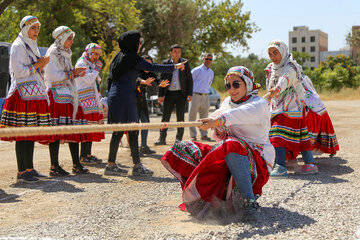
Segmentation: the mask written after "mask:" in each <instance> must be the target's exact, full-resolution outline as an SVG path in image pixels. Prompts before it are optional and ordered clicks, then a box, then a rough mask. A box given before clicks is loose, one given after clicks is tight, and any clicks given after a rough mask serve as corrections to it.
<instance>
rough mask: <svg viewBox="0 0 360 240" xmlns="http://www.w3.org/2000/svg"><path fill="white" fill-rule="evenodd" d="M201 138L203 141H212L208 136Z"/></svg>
mask: <svg viewBox="0 0 360 240" xmlns="http://www.w3.org/2000/svg"><path fill="white" fill-rule="evenodd" d="M200 139H201V140H203V141H208V142H211V141H212V140H211V138H209V137H208V136H202V137H201V138H200Z"/></svg>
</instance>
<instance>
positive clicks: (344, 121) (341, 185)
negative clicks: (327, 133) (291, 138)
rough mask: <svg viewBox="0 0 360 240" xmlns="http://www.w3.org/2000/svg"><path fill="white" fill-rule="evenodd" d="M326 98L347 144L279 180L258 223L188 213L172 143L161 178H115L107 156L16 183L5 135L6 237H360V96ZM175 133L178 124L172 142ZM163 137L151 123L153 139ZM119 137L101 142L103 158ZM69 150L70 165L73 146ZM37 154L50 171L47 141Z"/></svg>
mask: <svg viewBox="0 0 360 240" xmlns="http://www.w3.org/2000/svg"><path fill="white" fill-rule="evenodd" d="M349 103H351V106H350V104H349ZM325 104H326V106H327V109H328V111H329V113H330V116H331V117H332V120H333V123H334V126H335V130H336V132H337V135H338V140H339V142H340V148H341V151H340V152H339V154H338V155H336V157H334V158H331V159H330V158H328V156H327V155H325V154H323V155H318V156H315V157H316V161H317V164H318V167H319V171H320V173H319V174H318V175H316V176H301V177H299V176H295V175H293V174H290V176H289V178H287V179H275V180H274V179H271V180H270V181H269V183H268V184H267V185H266V186H265V187H264V189H263V195H262V197H261V198H260V199H259V203H260V205H261V216H260V219H259V221H258V222H256V223H252V224H244V223H230V224H223V223H221V222H219V221H216V220H214V219H213V220H208V221H198V220H196V219H194V218H192V217H190V216H189V215H188V214H187V213H184V212H182V211H180V210H179V209H178V207H177V206H178V205H179V204H180V203H181V189H180V184H179V183H178V181H177V180H176V179H175V178H174V177H172V175H170V174H169V173H168V172H167V171H166V170H165V169H164V168H163V167H162V165H161V163H160V161H159V159H160V157H161V153H162V154H163V153H164V152H165V151H166V150H167V149H168V148H169V147H170V144H169V145H167V146H161V147H152V148H153V149H154V150H156V151H157V153H158V154H156V155H153V156H151V157H147V158H143V159H142V160H143V162H144V163H145V164H146V165H147V166H149V167H150V168H151V169H153V170H154V171H155V174H154V176H153V177H151V178H139V177H138V178H134V177H131V176H129V177H107V176H104V175H103V174H102V172H103V166H104V164H102V165H99V166H95V167H90V170H91V172H92V174H89V175H83V176H70V177H67V178H56V179H47V180H44V181H43V182H42V183H38V184H34V185H30V186H29V185H27V184H14V182H15V172H16V163H15V155H14V144H13V143H7V142H0V155H1V156H2V157H1V159H0V239H360V196H359V194H360V174H359V172H360V163H359V161H360V156H359V155H360V154H359V150H358V149H359V147H358V146H360V136H359V131H360V123H359V119H360V101H351V102H346V101H327V102H325ZM356 106H357V107H356ZM152 121H153V122H156V121H160V120H159V118H153V119H152ZM175 132H176V131H175V130H169V137H168V143H170V141H173V139H174V136H175ZM185 133H186V136H185V137H188V130H186V131H185ZM157 137H158V131H150V134H149V142H150V145H152V143H153V142H155V141H156V139H157ZM109 138H110V135H109V134H107V136H106V140H105V141H103V142H101V143H95V144H94V150H93V152H94V153H95V154H96V155H97V156H99V157H101V158H103V159H106V156H107V153H108V143H109ZM60 152H61V155H60V156H61V162H62V163H63V164H64V168H65V169H67V170H69V169H70V166H71V165H70V154H69V150H68V147H67V146H62V147H61V148H60ZM129 153H130V151H129V149H128V148H122V149H120V151H119V154H118V162H119V163H121V164H123V166H124V167H128V168H129V170H130V171H131V168H130V167H131V165H132V164H131V161H130V157H129ZM35 159H36V160H35V166H36V168H37V169H39V170H40V171H41V172H43V173H47V172H48V170H47V169H48V167H49V162H48V161H49V157H48V149H47V147H46V146H41V145H36V148H35ZM299 160H301V159H299ZM299 164H302V162H300V163H299Z"/></svg>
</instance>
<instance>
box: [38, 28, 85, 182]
mask: <svg viewBox="0 0 360 240" xmlns="http://www.w3.org/2000/svg"><path fill="white" fill-rule="evenodd" d="M52 36H53V38H54V39H55V42H54V43H53V44H52V45H51V46H50V48H49V49H48V50H47V52H46V56H50V61H49V63H48V64H47V65H46V67H45V69H44V70H45V80H46V83H47V86H48V95H49V98H50V113H51V120H52V124H53V125H54V126H66V125H81V124H87V121H86V119H85V116H84V112H83V110H82V108H81V105H80V104H79V100H78V94H77V89H76V86H75V82H74V78H76V77H79V76H80V77H81V76H84V74H85V70H86V69H85V68H75V69H73V67H72V63H71V54H72V52H71V49H70V48H71V46H72V44H73V42H74V37H75V33H74V32H73V31H72V30H71V29H70V28H69V27H66V26H60V27H58V28H56V29H55V30H54V31H53V32H52ZM55 138H56V141H54V142H52V143H50V144H49V151H50V159H51V168H50V175H51V176H66V175H69V173H68V172H67V171H65V170H64V169H63V168H62V167H61V166H60V165H59V147H60V140H61V141H65V142H68V143H69V148H70V152H71V157H72V161H73V168H72V171H73V173H75V174H81V173H88V172H89V171H88V170H87V169H86V168H84V167H83V166H82V165H81V164H80V161H79V142H82V141H86V135H85V134H65V135H57V136H55Z"/></svg>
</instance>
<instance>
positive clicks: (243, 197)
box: [161, 66, 275, 221]
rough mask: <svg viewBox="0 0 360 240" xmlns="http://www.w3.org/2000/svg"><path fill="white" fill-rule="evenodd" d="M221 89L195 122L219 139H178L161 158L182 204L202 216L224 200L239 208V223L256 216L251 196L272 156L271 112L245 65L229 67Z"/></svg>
mask: <svg viewBox="0 0 360 240" xmlns="http://www.w3.org/2000/svg"><path fill="white" fill-rule="evenodd" d="M225 87H226V89H227V91H228V93H229V96H228V97H227V98H226V99H225V100H224V102H223V103H222V105H221V107H220V108H219V109H218V110H217V111H215V112H214V113H213V114H211V115H210V118H207V119H201V120H200V121H202V122H203V123H204V124H203V125H202V126H200V127H199V128H200V129H203V130H206V129H209V128H215V129H214V137H215V139H216V140H217V141H219V142H218V143H217V144H216V145H215V146H213V147H211V146H210V145H207V144H202V143H198V142H192V141H182V142H178V143H175V144H174V145H173V146H172V147H171V148H170V150H168V151H167V152H166V153H165V155H164V156H163V157H162V158H161V161H162V163H163V165H164V166H165V168H166V169H168V170H169V171H170V172H171V173H172V174H173V175H174V176H175V177H176V178H177V179H178V180H179V181H180V183H181V185H182V188H183V202H184V205H185V206H186V209H187V211H189V212H190V213H191V214H192V215H194V216H196V217H199V218H201V217H203V216H204V215H205V213H206V212H207V211H208V210H209V209H210V208H211V207H213V208H215V209H216V208H217V207H218V206H219V203H220V200H224V201H228V202H230V203H232V204H231V205H232V208H231V209H234V208H235V210H237V209H239V208H241V207H244V209H245V211H244V215H243V220H244V221H250V220H255V219H256V212H257V209H258V207H259V206H258V204H257V202H256V199H257V198H258V197H259V196H260V195H261V193H262V187H263V186H264V185H265V184H266V182H267V181H268V179H269V173H270V172H271V170H272V168H273V164H274V157H275V151H274V147H273V146H272V145H271V143H270V140H269V130H270V111H269V108H268V103H267V101H266V100H265V99H263V98H261V97H259V96H257V89H258V88H259V87H260V86H259V84H255V83H254V75H253V73H252V72H251V71H250V70H248V69H247V68H246V67H243V66H236V67H232V68H230V69H229V70H228V72H227V75H226V76H225ZM230 176H231V177H230ZM242 202H243V203H242ZM236 213H237V211H236Z"/></svg>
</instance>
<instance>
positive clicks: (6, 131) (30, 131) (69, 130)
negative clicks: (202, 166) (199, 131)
mask: <svg viewBox="0 0 360 240" xmlns="http://www.w3.org/2000/svg"><path fill="white" fill-rule="evenodd" d="M201 125H202V122H174V123H170V122H167V123H165V122H162V123H126V124H101V125H100V124H99V125H68V126H51V127H14V128H0V137H1V138H3V137H4V138H10V137H29V136H41V135H62V134H79V133H93V132H106V131H134V130H143V129H161V128H178V127H197V126H201Z"/></svg>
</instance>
